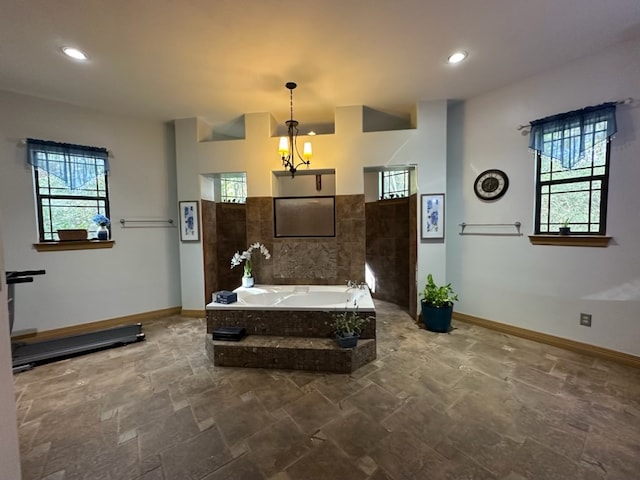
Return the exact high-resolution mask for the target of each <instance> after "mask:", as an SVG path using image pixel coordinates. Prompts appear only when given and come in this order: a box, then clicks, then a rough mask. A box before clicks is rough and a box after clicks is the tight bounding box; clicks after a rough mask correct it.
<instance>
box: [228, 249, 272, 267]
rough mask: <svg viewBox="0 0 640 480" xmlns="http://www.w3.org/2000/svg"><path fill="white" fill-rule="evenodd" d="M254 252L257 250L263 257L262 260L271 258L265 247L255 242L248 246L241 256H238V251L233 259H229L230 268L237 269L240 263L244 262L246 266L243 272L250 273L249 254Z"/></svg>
mask: <svg viewBox="0 0 640 480" xmlns="http://www.w3.org/2000/svg"><path fill="white" fill-rule="evenodd" d="M254 250H259V251H260V253H261V254H262V255H264V258H266V259H267V260H269V259H270V258H271V254H270V253H269V250H268V249H267V247H265V246H264V245H263V244H261V243H259V242H256V243H254V244H252V245H250V246H249V248H248V249H247V250H245V251H244V252H242V254H240V252H239V251H238V252H236V253H234V254H233V257H231V268H233V267H237V266H238V265H240V264H241V263H242V262H245V261H246V262H247V264H246V265H245V271H246V272H247V271H248V272H249V273H250V272H251V268H252V265H251V254H252V252H253V251H254Z"/></svg>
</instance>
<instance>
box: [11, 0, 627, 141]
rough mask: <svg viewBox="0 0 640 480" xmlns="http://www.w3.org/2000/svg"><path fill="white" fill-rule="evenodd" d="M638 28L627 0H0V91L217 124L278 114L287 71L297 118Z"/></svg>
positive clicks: (452, 86)
mask: <svg viewBox="0 0 640 480" xmlns="http://www.w3.org/2000/svg"><path fill="white" fill-rule="evenodd" d="M638 37H640V0H606V1H605V0H314V1H310V0H298V1H295V2H294V1H291V0H0V90H8V91H13V92H19V93H25V94H30V95H34V96H38V97H44V98H49V99H54V100H59V101H63V102H68V103H71V104H75V105H81V106H86V107H91V108H95V109H99V110H103V111H108V112H114V113H121V114H127V115H132V116H141V117H146V118H156V119H161V120H170V119H174V118H183V117H193V116H201V117H203V118H205V119H206V120H208V121H209V122H210V123H212V124H213V125H216V124H225V123H228V122H231V121H232V120H234V119H236V118H238V117H239V116H240V115H242V114H243V113H248V112H271V113H273V115H274V117H275V118H276V119H277V120H278V122H284V121H285V120H286V119H287V118H288V117H289V91H288V90H287V89H286V88H285V87H284V84H285V82H287V81H295V82H297V83H298V88H297V89H296V90H295V92H294V114H295V115H294V117H295V118H296V119H297V120H299V121H300V123H301V131H305V125H307V126H308V125H312V124H317V123H323V122H326V123H332V122H333V114H334V110H335V107H336V106H346V105H366V106H369V107H371V108H374V109H379V110H382V111H385V112H387V113H392V114H405V113H407V112H409V110H410V109H411V107H412V106H413V105H414V104H415V103H416V102H418V101H419V100H432V99H465V98H469V97H471V96H474V95H476V94H479V93H482V92H486V91H490V90H492V89H494V88H498V87H501V86H503V85H507V84H509V83H511V82H514V81H517V80H521V79H523V78H526V77H528V76H531V75H534V74H536V73H539V72H542V71H545V70H548V69H550V68H554V67H556V66H558V65H562V64H564V63H566V62H568V61H571V60H573V59H576V58H579V57H582V56H584V55H589V54H592V53H594V52H597V51H599V50H602V49H604V48H606V47H609V46H611V45H613V44H615V43H618V42H622V41H626V40H631V39H635V38H638ZM65 45H70V46H76V47H78V48H80V49H82V50H84V51H85V52H86V53H87V54H88V55H89V61H87V62H84V63H79V62H77V61H72V60H70V59H68V58H66V57H65V56H64V55H62V53H61V51H60V47H62V46H65ZM456 49H463V50H466V51H467V52H468V53H469V57H468V59H467V60H466V61H465V62H463V63H462V64H459V65H456V66H451V65H448V64H447V63H446V58H447V56H448V55H449V54H450V53H452V52H453V51H454V50H456Z"/></svg>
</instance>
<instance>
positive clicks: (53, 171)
mask: <svg viewBox="0 0 640 480" xmlns="http://www.w3.org/2000/svg"><path fill="white" fill-rule="evenodd" d="M27 145H28V150H29V151H28V163H29V164H30V165H32V166H33V180H34V187H35V195H36V207H37V212H38V231H39V238H40V241H41V242H51V241H54V242H55V241H59V238H58V230H61V229H87V230H89V232H90V233H89V235H88V237H89V238H92V237H95V231H96V230H97V225H95V224H94V222H93V217H94V215H96V214H98V213H101V214H103V215H105V216H106V217H110V212H109V189H108V181H107V172H108V169H109V166H108V159H107V157H108V153H107V150H106V149H103V148H95V147H84V146H79V145H69V144H60V143H56V142H47V141H43V140H33V139H29V140H28V141H27Z"/></svg>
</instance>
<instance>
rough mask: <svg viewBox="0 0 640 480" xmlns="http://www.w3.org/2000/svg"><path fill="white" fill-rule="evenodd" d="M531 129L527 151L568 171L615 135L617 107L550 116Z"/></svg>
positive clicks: (587, 108) (596, 108) (592, 108)
mask: <svg viewBox="0 0 640 480" xmlns="http://www.w3.org/2000/svg"><path fill="white" fill-rule="evenodd" d="M530 125H531V133H530V136H529V148H532V149H533V150H536V151H538V152H540V153H541V154H542V155H546V156H548V157H551V158H554V159H557V160H560V162H561V163H562V166H563V167H565V168H569V169H571V168H573V166H574V165H575V164H576V163H577V162H578V161H580V159H581V158H582V157H583V156H584V154H585V152H586V151H588V150H590V149H592V148H593V147H594V146H596V145H597V144H598V143H600V142H604V141H606V140H607V139H608V138H609V137H611V136H612V135H614V134H615V133H616V132H617V125H616V103H615V102H609V103H603V104H602V105H597V106H593V107H586V108H583V109H581V110H574V111H572V112H567V113H560V114H557V115H552V116H550V117H546V118H541V119H539V120H534V121H533V122H531V123H530Z"/></svg>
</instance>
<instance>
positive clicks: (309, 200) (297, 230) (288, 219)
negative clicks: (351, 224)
mask: <svg viewBox="0 0 640 480" xmlns="http://www.w3.org/2000/svg"><path fill="white" fill-rule="evenodd" d="M273 217H274V220H273V225H274V236H275V237H276V238H281V237H335V236H336V197H331V196H328V197H327V196H323V197H276V198H274V199H273Z"/></svg>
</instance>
